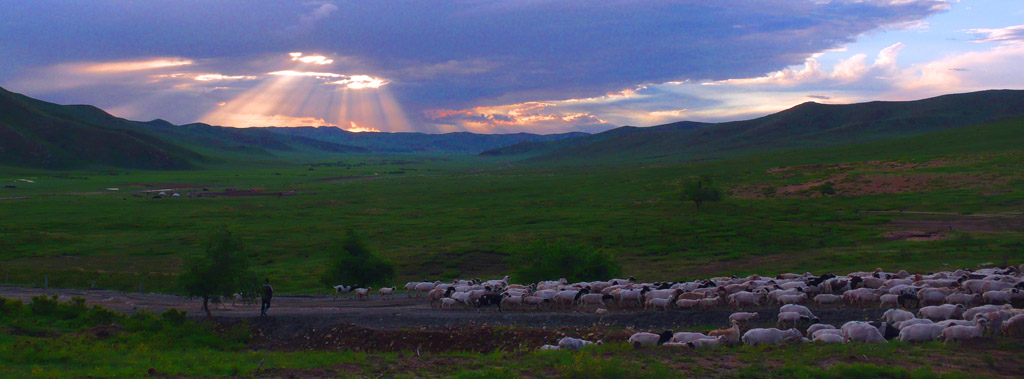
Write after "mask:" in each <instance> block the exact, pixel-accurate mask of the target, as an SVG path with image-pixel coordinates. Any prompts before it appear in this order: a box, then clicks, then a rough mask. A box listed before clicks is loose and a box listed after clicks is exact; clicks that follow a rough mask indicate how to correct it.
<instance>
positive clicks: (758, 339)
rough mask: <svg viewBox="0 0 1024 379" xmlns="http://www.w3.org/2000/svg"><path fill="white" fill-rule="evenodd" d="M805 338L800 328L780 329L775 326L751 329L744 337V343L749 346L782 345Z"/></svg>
mask: <svg viewBox="0 0 1024 379" xmlns="http://www.w3.org/2000/svg"><path fill="white" fill-rule="evenodd" d="M803 339H804V338H803V336H802V335H801V334H800V331H799V330H796V329H787V330H779V329H775V328H756V329H750V330H748V331H747V332H746V333H744V334H743V337H742V341H743V343H744V344H746V345H748V346H757V345H781V344H783V343H787V342H801V341H803Z"/></svg>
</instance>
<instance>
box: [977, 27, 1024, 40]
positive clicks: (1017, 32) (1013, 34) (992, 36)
mask: <svg viewBox="0 0 1024 379" xmlns="http://www.w3.org/2000/svg"><path fill="white" fill-rule="evenodd" d="M967 32H968V33H971V34H983V35H984V36H983V37H978V38H976V39H974V40H973V41H974V42H980V43H985V42H999V43H1024V25H1015V26H1009V27H1005V28H1001V29H968V30H967Z"/></svg>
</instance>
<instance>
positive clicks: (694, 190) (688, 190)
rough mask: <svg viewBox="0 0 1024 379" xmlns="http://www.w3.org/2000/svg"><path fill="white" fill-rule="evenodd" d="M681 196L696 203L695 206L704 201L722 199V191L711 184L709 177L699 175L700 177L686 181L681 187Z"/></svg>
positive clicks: (698, 206)
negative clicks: (682, 187)
mask: <svg viewBox="0 0 1024 379" xmlns="http://www.w3.org/2000/svg"><path fill="white" fill-rule="evenodd" d="M683 198H684V199H686V200H689V201H692V202H693V203H694V204H697V208H698V209H699V208H700V205H701V204H703V203H704V202H705V201H718V200H721V199H722V192H721V191H719V190H718V188H715V187H714V186H712V184H711V177H710V176H707V175H701V177H700V179H698V180H696V181H692V182H689V183H686V186H685V187H684V189H683Z"/></svg>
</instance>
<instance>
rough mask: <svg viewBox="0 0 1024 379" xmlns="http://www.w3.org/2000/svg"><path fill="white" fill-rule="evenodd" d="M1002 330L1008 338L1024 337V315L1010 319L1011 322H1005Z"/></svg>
mask: <svg viewBox="0 0 1024 379" xmlns="http://www.w3.org/2000/svg"><path fill="white" fill-rule="evenodd" d="M1000 329H1001V330H1002V331H1003V334H1004V335H1006V336H1009V337H1024V314H1019V315H1016V316H1013V317H1010V319H1009V320H1006V321H1003V325H1002V327H1001V328H1000Z"/></svg>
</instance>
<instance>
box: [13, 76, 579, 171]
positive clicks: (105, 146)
mask: <svg viewBox="0 0 1024 379" xmlns="http://www.w3.org/2000/svg"><path fill="white" fill-rule="evenodd" d="M581 135H585V134H584V133H566V134H557V135H537V134H527V133H518V134H472V133H448V134H423V133H351V132H347V131H344V130H341V129H338V128H333V127H320V128H314V127H300V128H229V127H219V126H211V125H207V124H202V123H195V124H187V125H174V124H171V123H170V122H167V121H164V120H159V119H158V120H153V121H148V122H140V121H131V120H125V119H122V118H118V117H114V116H112V115H110V114H108V113H106V112H104V111H103V110H101V109H99V108H96V107H93V106H89V105H57V104H53V103H48V102H45V101H41V100H36V99H33V98H30V97H28V96H24V95H20V94H17V93H13V92H9V91H7V90H4V89H3V88H0V165H10V166H22V167H39V168H49V169H71V168H81V167H90V166H103V167H121V168H137V169H165V170H167V169H190V168H197V167H202V166H204V165H207V164H213V163H216V162H221V161H233V160H235V161H237V160H253V159H274V158H275V157H278V156H281V155H300V156H301V155H309V156H317V157H318V158H323V159H327V158H330V157H331V156H332V155H337V154H358V153H368V152H437V153H449V154H477V153H480V152H482V151H485V150H490V149H496V148H501V147H504V146H509V145H512V144H516V143H521V142H533V141H552V140H557V139H562V138H570V137H578V136H581Z"/></svg>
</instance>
